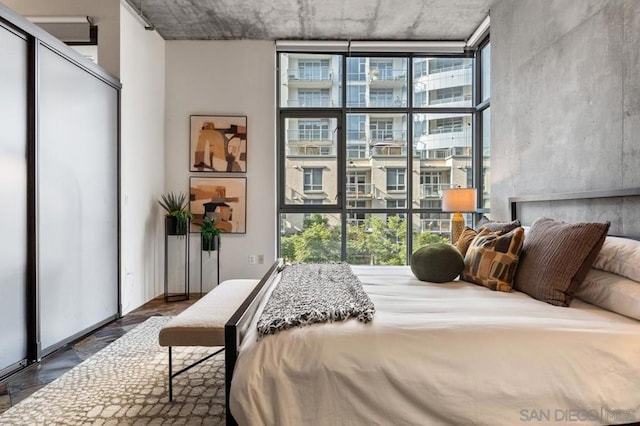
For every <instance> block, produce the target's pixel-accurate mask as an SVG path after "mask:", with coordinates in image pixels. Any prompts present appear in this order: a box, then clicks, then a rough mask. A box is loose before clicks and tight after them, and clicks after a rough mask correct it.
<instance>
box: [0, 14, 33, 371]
mask: <svg viewBox="0 0 640 426" xmlns="http://www.w3.org/2000/svg"><path fill="white" fill-rule="evenodd" d="M27 55H28V45H27V42H26V40H25V39H23V38H22V37H20V36H18V35H16V34H14V33H13V32H11V31H9V30H8V29H6V28H5V27H3V26H0V211H2V219H1V220H0V235H1V236H2V241H3V243H2V244H0V336H1V337H2V338H1V339H0V372H2V370H6V369H12V368H11V367H13V366H15V365H16V364H17V363H19V362H21V361H23V360H24V359H26V357H27V302H26V298H27V66H28V64H27ZM0 376H2V374H0Z"/></svg>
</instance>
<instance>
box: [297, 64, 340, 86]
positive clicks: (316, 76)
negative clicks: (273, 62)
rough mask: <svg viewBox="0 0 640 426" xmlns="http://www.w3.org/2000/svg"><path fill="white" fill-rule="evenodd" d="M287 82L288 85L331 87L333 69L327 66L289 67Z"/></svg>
mask: <svg viewBox="0 0 640 426" xmlns="http://www.w3.org/2000/svg"><path fill="white" fill-rule="evenodd" d="M287 83H288V85H289V86H290V87H301V88H309V87H320V88H327V87H331V86H332V85H333V70H332V69H331V68H329V67H312V68H289V69H288V70H287Z"/></svg>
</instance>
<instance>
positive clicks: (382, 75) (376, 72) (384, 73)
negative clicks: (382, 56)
mask: <svg viewBox="0 0 640 426" xmlns="http://www.w3.org/2000/svg"><path fill="white" fill-rule="evenodd" d="M369 68H370V73H371V75H372V76H373V77H374V78H378V79H380V80H391V79H393V62H391V61H388V60H385V61H378V60H371V62H370V64H369Z"/></svg>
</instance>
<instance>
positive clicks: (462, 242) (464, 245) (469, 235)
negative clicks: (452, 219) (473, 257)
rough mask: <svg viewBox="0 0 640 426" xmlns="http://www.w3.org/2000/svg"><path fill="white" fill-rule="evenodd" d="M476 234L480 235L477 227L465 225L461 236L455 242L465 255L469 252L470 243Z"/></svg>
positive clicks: (456, 246)
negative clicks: (472, 227)
mask: <svg viewBox="0 0 640 426" xmlns="http://www.w3.org/2000/svg"><path fill="white" fill-rule="evenodd" d="M476 235H478V232H477V231H476V230H475V229H471V228H469V227H468V226H465V227H464V230H463V231H462V234H460V238H458V241H456V243H455V244H454V246H455V248H457V249H458V250H460V253H461V254H462V256H463V257H464V255H465V254H467V249H468V248H469V244H471V241H473V239H474V238H475V237H476Z"/></svg>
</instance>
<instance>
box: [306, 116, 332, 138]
mask: <svg viewBox="0 0 640 426" xmlns="http://www.w3.org/2000/svg"><path fill="white" fill-rule="evenodd" d="M298 133H299V140H302V141H326V140H331V137H330V136H329V134H330V130H329V120H300V121H299V122H298Z"/></svg>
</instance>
